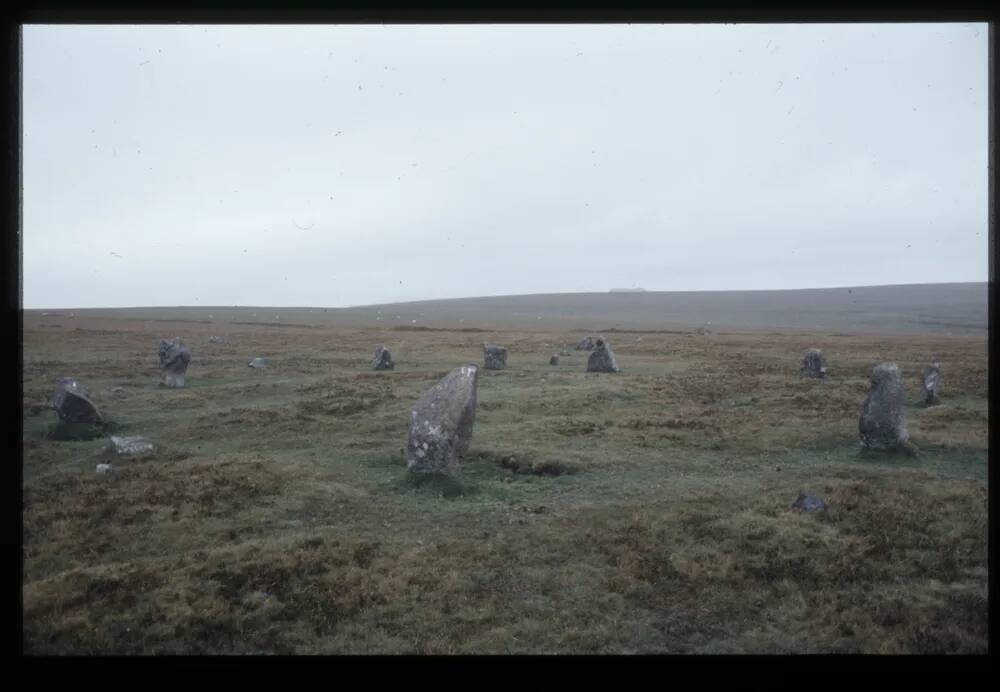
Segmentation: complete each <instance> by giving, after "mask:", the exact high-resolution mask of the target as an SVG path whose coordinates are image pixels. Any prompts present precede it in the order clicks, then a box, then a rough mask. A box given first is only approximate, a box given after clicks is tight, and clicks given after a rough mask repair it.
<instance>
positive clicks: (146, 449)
mask: <svg viewBox="0 0 1000 692" xmlns="http://www.w3.org/2000/svg"><path fill="white" fill-rule="evenodd" d="M111 449H113V450H114V452H115V454H118V455H119V456H129V457H131V456H139V455H141V454H150V453H152V452H153V443H152V442H150V441H149V440H147V439H146V438H144V437H116V436H114V435H112V437H111Z"/></svg>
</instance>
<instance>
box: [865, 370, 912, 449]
mask: <svg viewBox="0 0 1000 692" xmlns="http://www.w3.org/2000/svg"><path fill="white" fill-rule="evenodd" d="M858 431H859V433H860V436H861V446H862V447H863V448H864V449H877V450H897V449H906V447H907V442H908V440H909V433H908V432H907V430H906V412H905V411H904V410H903V378H902V376H901V375H900V373H899V366H897V365H896V364H895V363H880V364H878V365H876V366H875V368H874V369H873V370H872V377H871V385H870V387H869V391H868V396H867V397H865V400H864V401H863V402H862V403H861V417H860V420H859V422H858Z"/></svg>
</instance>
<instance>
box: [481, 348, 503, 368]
mask: <svg viewBox="0 0 1000 692" xmlns="http://www.w3.org/2000/svg"><path fill="white" fill-rule="evenodd" d="M483 361H484V362H485V365H486V369H487V370H503V369H504V368H506V367H507V349H506V348H504V347H503V346H493V345H491V344H483Z"/></svg>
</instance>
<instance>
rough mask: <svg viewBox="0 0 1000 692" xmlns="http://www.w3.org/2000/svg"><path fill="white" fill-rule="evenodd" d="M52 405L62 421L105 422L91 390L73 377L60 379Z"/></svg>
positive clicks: (92, 423)
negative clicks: (91, 395) (91, 394)
mask: <svg viewBox="0 0 1000 692" xmlns="http://www.w3.org/2000/svg"><path fill="white" fill-rule="evenodd" d="M52 407H53V408H55V410H56V413H57V414H59V421H60V422H61V423H85V424H90V425H95V424H99V423H103V422H104V417H103V416H102V415H101V412H100V411H99V410H98V409H97V404H95V403H94V401H93V399H91V398H90V392H88V391H87V390H86V389H84V388H83V385H81V384H80V383H79V382H77V381H76V380H75V379H73V378H72V377H66V378H64V379H62V380H60V381H59V384H58V385H57V386H56V393H55V395H53V397H52Z"/></svg>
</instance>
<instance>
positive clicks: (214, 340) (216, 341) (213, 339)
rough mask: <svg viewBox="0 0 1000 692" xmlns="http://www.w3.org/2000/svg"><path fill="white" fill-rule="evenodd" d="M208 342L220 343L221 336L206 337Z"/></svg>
mask: <svg viewBox="0 0 1000 692" xmlns="http://www.w3.org/2000/svg"><path fill="white" fill-rule="evenodd" d="M208 343H210V344H221V343H222V337H221V336H210V337H208Z"/></svg>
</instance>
